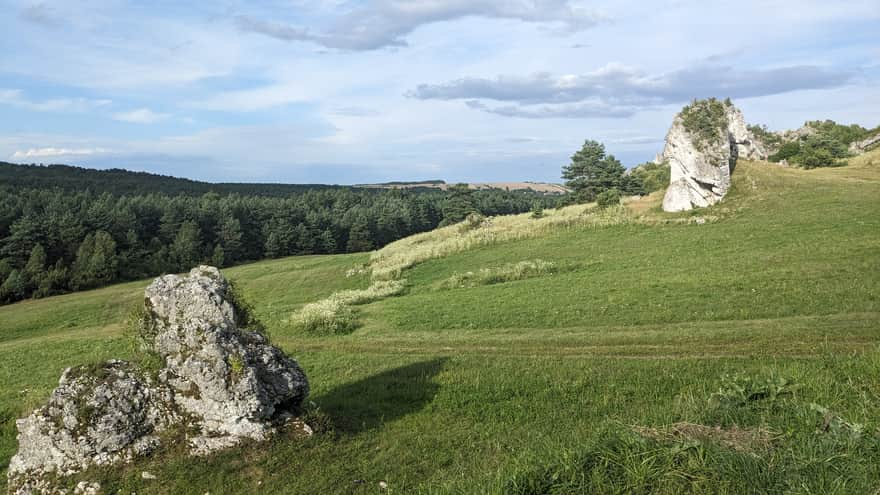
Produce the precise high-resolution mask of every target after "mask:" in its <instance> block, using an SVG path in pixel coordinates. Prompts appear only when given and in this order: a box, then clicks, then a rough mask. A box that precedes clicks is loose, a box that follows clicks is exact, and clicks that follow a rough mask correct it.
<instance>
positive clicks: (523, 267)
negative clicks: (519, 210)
mask: <svg viewBox="0 0 880 495" xmlns="http://www.w3.org/2000/svg"><path fill="white" fill-rule="evenodd" d="M557 271H558V267H557V266H556V264H555V263H553V262H550V261H544V260H540V259H536V260H525V261H520V262H519V263H508V264H506V265H504V266H499V267H494V268H482V269H480V270H479V271H476V272H455V273H453V274H452V276H451V277H449V278H447V279H446V280H444V281H442V282H441V283H440V287H441V288H444V289H457V288H460V287H475V286H477V285H491V284H502V283H504V282H512V281H514V280H524V279H527V278H533V277H540V276H542V275H550V274H553V273H556V272H557Z"/></svg>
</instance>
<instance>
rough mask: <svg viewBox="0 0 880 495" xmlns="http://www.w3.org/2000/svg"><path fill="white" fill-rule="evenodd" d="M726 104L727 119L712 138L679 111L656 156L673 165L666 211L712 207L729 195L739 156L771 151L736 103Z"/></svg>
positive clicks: (760, 155) (756, 157)
mask: <svg viewBox="0 0 880 495" xmlns="http://www.w3.org/2000/svg"><path fill="white" fill-rule="evenodd" d="M714 104H717V105H723V108H724V115H723V118H720V119H719V120H718V125H717V128H716V129H714V132H712V133H711V138H708V139H707V138H706V137H705V136H702V137H701V136H697V135H695V134H693V133H692V132H691V131H689V130H688V129H687V128H686V126H685V124H684V117H683V113H684V112H680V113H678V114H677V115H676V116H675V118H674V119H673V121H672V126H671V127H670V129H669V132H668V133H667V135H666V145H665V147H664V148H663V152H662V153H661V155H660V156H659V157H658V158H657V159H655V161H658V160H659V162H664V161H665V162H667V163H669V167H670V178H669V188H668V189H667V190H666V195H665V196H664V198H663V210H664V211H670V212H672V211H686V210H691V209H693V208H702V207H706V206H711V205H713V204H715V203H717V202H718V201H721V199H722V198H723V197H724V196H725V195H726V194H727V191H728V190H729V189H730V175H731V173H733V170H734V167H735V166H736V161H737V159H738V158H739V157H743V158H748V159H754V160H759V159H765V158H766V157H767V150H766V149H765V147H764V145H763V143H761V142H760V141H759V140H758V139H757V138H756V137H755V136H754V135H753V133H752V132H751V131H749V130H748V127H747V126H746V122H745V119H744V118H743V115H742V112H740V110H739V109H737V108H736V107H735V106H734V105H733V104H732V103H729V102H719V101H716V102H714Z"/></svg>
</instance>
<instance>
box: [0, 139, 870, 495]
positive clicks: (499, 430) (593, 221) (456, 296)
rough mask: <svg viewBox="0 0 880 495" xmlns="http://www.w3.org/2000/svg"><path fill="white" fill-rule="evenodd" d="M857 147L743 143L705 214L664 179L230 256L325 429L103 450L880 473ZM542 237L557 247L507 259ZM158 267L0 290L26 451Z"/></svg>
mask: <svg viewBox="0 0 880 495" xmlns="http://www.w3.org/2000/svg"><path fill="white" fill-rule="evenodd" d="M851 162H852V163H850V165H849V166H847V167H842V168H833V169H817V170H810V171H804V170H796V169H786V168H780V167H778V166H775V165H769V164H766V163H749V162H744V163H740V164H739V165H738V167H737V169H736V171H735V173H734V176H733V179H734V187H733V189H732V191H731V193H730V195H729V196H728V198H727V199H726V200H725V201H723V202H722V203H721V204H719V205H716V206H714V207H712V208H708V209H706V210H700V211H695V212H689V213H684V214H664V213H662V212H661V211H660V210H659V200H660V197H659V196H657V195H654V196H650V197H648V198H643V199H641V200H638V201H633V202H630V203H629V204H627V206H626V210H625V211H623V212H616V213H614V214H613V215H610V214H608V213H602V214H597V213H593V215H604V216H603V217H601V218H599V217H597V216H593V217H589V218H585V217H583V207H578V208H581V209H580V210H578V211H577V212H576V213H572V212H571V211H569V212H568V213H564V214H563V213H559V212H548V215H549V217H550V218H551V219H550V220H546V219H544V220H535V219H533V220H529V219H528V216H527V215H525V216H520V217H518V218H516V219H514V218H508V219H495V220H494V223H493V226H494V228H498V229H511V230H516V229H517V228H521V229H524V230H520V231H517V232H521V231H528V233H527V234H522V235H520V234H517V233H514V234H510V235H497V236H494V237H492V236H490V237H486V236H483V234H474V233H472V232H474V231H473V230H468V231H465V230H459V231H455V230H447V231H444V232H443V233H442V234H438V233H434V234H433V237H432V235H426V234H422V235H421V237H419V236H416V237H419V238H418V239H415V240H414V239H408V240H404V241H400V242H401V244H397V245H394V244H392V245H391V246H389V247H388V248H386V250H385V251H384V254H383V253H382V252H379V253H374V254H373V255H370V254H356V255H335V256H307V257H296V258H286V259H280V260H273V261H266V262H261V263H255V264H251V265H245V266H240V267H236V268H230V269H227V270H224V273H225V274H226V275H227V277H229V278H231V279H232V280H234V281H235V282H236V283H237V284H239V285H240V286H241V287H242V288H243V289H244V291H245V294H246V295H247V297H248V298H249V299H250V300H251V301H252V302H253V303H254V305H255V308H256V312H257V315H258V316H259V317H260V318H261V319H262V320H263V322H264V323H265V324H266V326H267V328H268V331H269V334H270V338H271V339H272V340H273V341H274V342H275V343H276V344H277V345H280V346H281V347H282V348H284V349H285V350H286V351H287V352H289V353H290V354H291V355H292V356H294V357H295V358H296V359H297V360H299V362H300V364H301V365H302V366H303V368H304V369H305V371H306V373H307V374H308V376H309V379H310V382H311V385H312V393H311V398H310V399H311V400H312V401H313V402H314V403H315V404H316V406H317V407H318V408H319V411H321V415H319V417H321V418H323V428H322V429H321V431H319V432H318V433H317V434H316V435H314V436H313V437H311V438H308V439H294V438H289V437H287V436H285V435H283V434H282V435H279V436H278V437H276V438H275V439H273V440H272V441H270V442H269V443H268V444H262V445H244V446H242V447H239V448H235V449H231V450H229V451H226V452H222V453H220V454H217V455H214V456H211V457H208V458H199V459H193V458H187V457H183V456H180V455H179V453H178V452H177V451H176V450H175V449H170V450H168V451H165V452H160V453H158V454H156V455H154V456H153V457H151V458H148V459H144V460H141V461H139V462H138V463H136V464H134V465H131V466H126V467H122V468H116V469H114V470H107V471H101V472H93V473H89V475H90V476H91V479H95V478H98V479H100V481H101V483H102V485H103V487H104V489H105V490H106V491H107V492H108V493H112V492H120V493H131V492H136V493H138V494H149V493H169V494H170V493H174V494H178V493H183V494H186V493H192V494H204V493H206V492H210V493H213V494H220V493H321V494H330V493H379V492H384V493H521V494H537V493H558V494H567V493H687V492H691V493H841V494H843V493H870V494H876V493H880V151H877V152H872V153H869V154H867V155H864V156H862V157H859V158H856V159H853V160H851ZM556 214H559V215H560V216H559V217H557V219H556V220H552V217H553V215H556ZM563 215H572V216H574V217H576V219H575V220H573V221H572V220H569V219H564V220H563V219H562V216H563ZM529 221H532V222H545V223H546V224H547V225H545V226H541V227H540V228H539V227H534V226H535V225H537V223H532V224H530V223H529ZM517 225H519V226H521V227H516V226H517ZM481 228H486V229H488V228H490V227H477V230H479V229H481ZM450 229H452V228H450ZM484 233H485V232H484ZM475 236H482V237H475ZM470 237H473V238H474V239H476V240H474V241H473V242H471V241H468V240H467V239H468V238H470ZM445 239H452V240H451V241H448V242H447V241H444V240H445ZM442 242H447V244H444V246H447V247H440V246H439V244H437V243H442ZM431 243H435V244H434V245H433V247H432V245H431ZM448 246H452V247H448ZM395 253H398V254H395ZM400 253H405V254H406V256H403V255H402V254H400ZM420 253H421V254H420ZM371 260H372V261H371ZM534 260H541V261H542V262H546V263H549V264H552V266H553V267H555V269H549V268H548V269H541V270H534V272H532V273H529V274H528V276H519V275H517V276H508V277H505V276H503V273H504V270H506V268H505V267H509V266H515V265H516V264H517V263H520V262H525V261H534ZM370 263H372V264H373V266H374V267H376V269H375V272H376V273H374V278H375V279H379V280H381V279H389V278H390V279H395V278H399V279H401V280H402V279H405V280H406V288H405V290H404V292H403V293H402V294H399V295H395V296H393V297H388V298H385V299H381V300H378V301H375V302H370V303H369V304H364V305H360V306H356V307H355V308H354V311H355V315H356V317H357V321H358V326H357V328H355V329H354V330H353V331H351V332H349V333H346V334H341V335H320V334H314V333H306V332H303V331H302V330H301V329H299V328H298V327H297V326H296V325H294V324H293V323H292V319H291V317H292V315H294V314H295V312H297V311H298V310H300V309H301V308H302V307H303V306H304V305H306V304H308V303H313V302H316V301H319V300H321V299H324V298H327V297H329V296H330V295H331V294H333V293H337V292H340V291H348V290H353V289H366V288H367V287H369V286H370V285H371V282H372V281H371V275H370V273H369V272H363V271H356V273H355V274H354V275H353V276H346V274H347V272H350V271H351V269H352V268H355V267H358V266H363V265H365V264H370ZM481 270H488V271H484V272H483V273H489V274H490V275H491V276H490V275H487V276H485V277H483V278H480V277H476V279H477V282H475V283H467V284H449V283H448V281H449V280H450V279H453V280H457V279H456V278H455V277H459V278H461V277H462V274H466V273H468V272H473V273H480V271H481ZM499 274H501V275H499ZM349 275H351V273H349ZM480 280H483V282H480ZM147 283H148V281H142V282H136V283H128V284H123V285H117V286H113V287H108V288H105V289H100V290H95V291H90V292H83V293H77V294H69V295H64V296H59V297H53V298H48V299H43V300H35V301H26V302H22V303H17V304H13V305H10V306H5V307H0V470H5V468H6V466H7V464H8V461H9V459H10V457H11V456H12V454H13V453H14V451H15V449H16V442H15V427H14V420H15V418H17V417H20V416H22V415H25V414H27V413H29V412H30V410H32V409H33V408H34V407H36V406H38V405H39V404H41V403H42V402H43V401H45V399H46V398H47V396H48V395H49V393H50V392H51V390H52V389H53V388H54V386H55V385H56V384H57V380H58V377H59V376H60V373H61V371H62V370H63V369H64V368H65V367H67V366H70V365H73V364H78V363H84V362H91V361H97V360H103V359H108V358H111V357H121V358H126V357H128V358H131V357H133V354H134V352H133V350H132V347H131V345H130V344H129V343H128V341H127V340H126V339H125V337H124V336H123V334H122V323H123V321H124V320H125V317H126V315H127V313H128V312H129V311H130V310H131V308H132V307H133V306H134V305H135V304H136V303H137V302H138V301H139V300H140V299H141V297H142V291H143V289H144V287H145V286H146V285H147ZM345 294H349V295H351V294H353V293H350V292H348V293H345ZM142 471H149V472H151V473H153V474H155V475H157V477H158V479H157V480H144V479H142V478H141V472H142ZM380 481H384V482H386V483H387V489H385V490H382V489H380V488H379V482H380ZM0 485H2V486H0V489H5V476H4V477H3V480H2V481H0Z"/></svg>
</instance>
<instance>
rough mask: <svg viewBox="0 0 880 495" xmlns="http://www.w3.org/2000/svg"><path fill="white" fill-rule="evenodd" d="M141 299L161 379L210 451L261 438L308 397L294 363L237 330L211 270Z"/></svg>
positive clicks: (172, 281)
mask: <svg viewBox="0 0 880 495" xmlns="http://www.w3.org/2000/svg"><path fill="white" fill-rule="evenodd" d="M145 294H146V298H147V307H148V311H149V315H148V316H149V317H151V318H152V319H153V322H154V324H155V325H156V327H157V328H156V336H155V340H154V342H153V344H152V347H153V349H154V350H155V351H156V352H158V353H159V355H161V356H162V357H163V358H164V359H165V362H166V368H165V370H163V377H164V378H165V379H166V381H167V383H168V384H169V385H170V386H171V387H172V388H173V389H174V390H175V392H176V393H175V394H174V400H175V402H176V403H177V404H178V405H179V406H180V407H181V409H182V410H184V411H186V412H187V413H189V414H191V415H193V416H194V417H196V418H198V421H199V424H200V426H201V427H202V429H203V431H204V433H205V434H206V435H209V436H210V437H211V438H212V441H213V442H214V443H224V442H223V441H221V440H217V438H218V437H223V436H232V437H248V438H253V439H257V440H261V439H263V438H265V435H266V433H268V432H269V431H270V430H271V425H270V424H269V423H268V419H269V418H271V417H272V416H273V415H274V414H275V412H276V408H277V407H278V406H282V408H284V409H295V408H297V407H298V406H299V405H300V404H301V403H302V401H303V399H304V398H305V397H306V396H307V395H308V391H309V386H308V381H307V380H306V376H305V374H304V373H303V371H302V370H301V369H300V367H299V365H298V364H297V363H296V361H294V360H292V359H290V358H288V357H287V356H286V355H285V354H284V353H283V352H282V351H280V350H279V349H277V348H276V347H274V346H272V345H270V344H269V343H268V342H267V340H266V338H265V337H263V336H262V335H261V334H260V333H259V332H255V331H250V330H249V329H246V328H239V325H238V322H237V321H236V314H235V309H234V307H233V305H232V302H231V301H230V298H229V297H227V296H228V294H229V283H228V282H227V281H226V279H224V278H223V276H222V275H221V274H220V272H219V271H218V270H217V269H216V268H213V267H204V266H203V267H199V268H196V269H194V270H192V271H191V272H190V274H189V276H187V277H179V276H177V275H166V276H164V277H160V278H158V279H156V280H155V281H154V282H153V283H152V284H151V285H150V286H149V287H147V290H146V293H145ZM193 443H194V444H195V443H200V442H199V441H198V440H196V441H194V442H193ZM202 443H203V442H202ZM203 447H204V445H200V449H202V450H203Z"/></svg>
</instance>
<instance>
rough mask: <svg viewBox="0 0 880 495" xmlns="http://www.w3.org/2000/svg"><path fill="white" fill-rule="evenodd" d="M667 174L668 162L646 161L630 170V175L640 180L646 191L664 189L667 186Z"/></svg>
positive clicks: (668, 169) (668, 170)
mask: <svg viewBox="0 0 880 495" xmlns="http://www.w3.org/2000/svg"><path fill="white" fill-rule="evenodd" d="M669 175H670V167H669V162H662V163H654V162H647V163H643V164H641V165H639V166H638V167H636V168H634V169H633V170H632V176H633V177H636V178H638V179H639V180H640V181H641V182H642V187H643V188H644V190H645V192H646V193H652V192H654V191H660V190H662V189H666V187H667V186H669Z"/></svg>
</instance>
